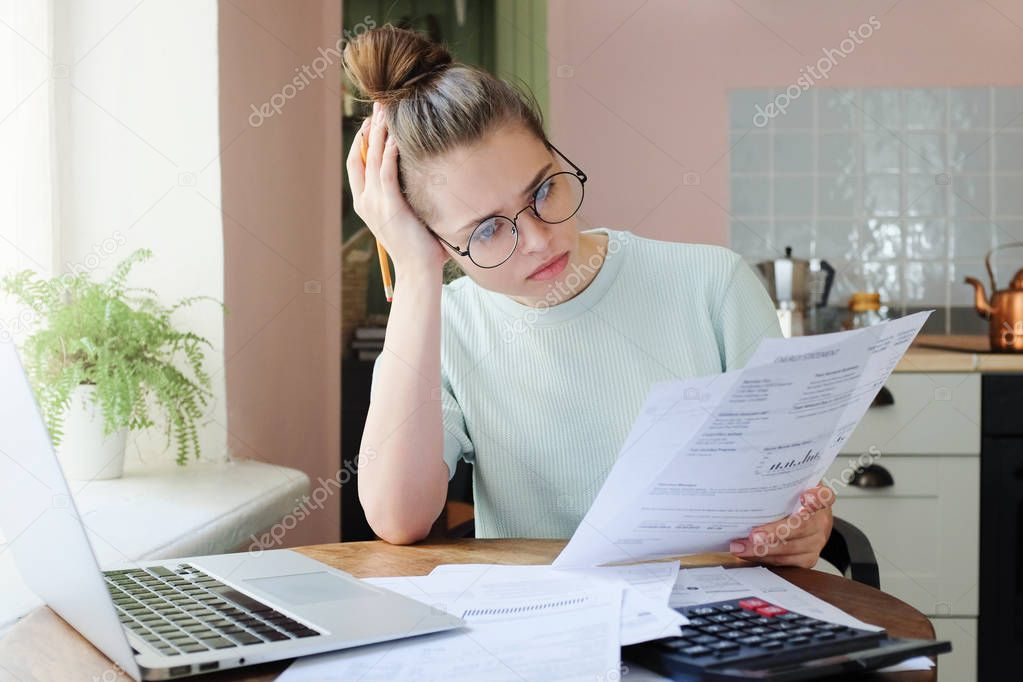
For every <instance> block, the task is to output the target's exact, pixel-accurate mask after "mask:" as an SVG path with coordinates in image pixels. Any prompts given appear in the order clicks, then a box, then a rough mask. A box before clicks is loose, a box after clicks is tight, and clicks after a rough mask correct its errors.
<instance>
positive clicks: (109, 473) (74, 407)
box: [57, 386, 128, 481]
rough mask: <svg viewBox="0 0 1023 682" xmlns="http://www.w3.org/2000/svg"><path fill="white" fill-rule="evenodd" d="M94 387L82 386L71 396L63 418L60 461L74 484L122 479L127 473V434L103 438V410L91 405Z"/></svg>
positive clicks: (59, 447)
mask: <svg viewBox="0 0 1023 682" xmlns="http://www.w3.org/2000/svg"><path fill="white" fill-rule="evenodd" d="M95 391H96V387H95V386H79V387H78V388H76V389H75V390H74V392H72V393H71V405H70V407H69V408H68V413H67V415H66V416H65V418H64V437H63V438H62V439H61V441H60V445H59V446H57V458H58V459H59V460H60V465H61V467H63V469H64V475H65V476H67V477H68V478H70V479H73V480H87V481H92V480H100V479H106V478H120V476H121V474H122V473H124V447H125V442H126V440H127V437H128V430H127V429H121V430H119V431H116V432H114V433H112V434H110V435H109V436H105V437H104V435H103V409H102V408H101V407H100V406H99V405H96V404H95V403H93V402H92V395H93V393H94V392H95Z"/></svg>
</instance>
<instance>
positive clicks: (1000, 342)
mask: <svg viewBox="0 0 1023 682" xmlns="http://www.w3.org/2000/svg"><path fill="white" fill-rule="evenodd" d="M1011 246H1023V242H1012V243H1011V244H1002V245H1000V246H996V247H995V248H993V249H991V250H990V251H988V252H987V256H986V257H985V258H984V265H985V266H986V267H987V274H988V277H990V278H991V292H992V293H991V302H990V303H988V301H987V296H986V294H985V292H984V284H983V283H982V282H981V281H980V280H978V279H977V278H976V277H967V278H966V279H965V280H964V282H965V283H966V284H972V285H973V289H974V292H975V296H976V299H975V304H974V305H975V306H976V308H977V312H978V313H979V314H980V316H981V317H986V318H988V319H989V320H990V323H989V335H990V337H991V350H992V351H996V352H1004V353H1018V352H1023V268H1020V269H1019V270H1017V271H1016V274H1015V275H1013V276H1012V281H1011V282H1010V283H1009V288H1008V289H1001V290H999V289H998V287H997V286H996V285H995V274H994V272H993V271H992V270H991V256H992V255H993V254H994V253H995V251H998V250H1000V249H1004V248H1008V247H1011Z"/></svg>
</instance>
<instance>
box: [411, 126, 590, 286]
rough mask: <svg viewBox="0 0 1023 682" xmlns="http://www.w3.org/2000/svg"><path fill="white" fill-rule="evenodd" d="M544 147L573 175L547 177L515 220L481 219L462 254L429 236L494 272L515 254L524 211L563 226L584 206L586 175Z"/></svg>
mask: <svg viewBox="0 0 1023 682" xmlns="http://www.w3.org/2000/svg"><path fill="white" fill-rule="evenodd" d="M544 144H545V145H546V146H547V148H548V149H553V150H554V151H555V152H557V154H558V156H560V157H561V158H563V159H564V160H565V161H567V162H568V164H569V165H570V166H572V168H573V169H574V172H569V171H559V172H557V173H554V174H552V175H549V176H548V177H547V179H546V180H544V181H543V182H542V183H540V186H539V187H537V188H536V191H534V192H533V196H532V197H531V198H530V200H529V204H528V205H527V206H525V207H523V209H522V210H521V211H519V212H518V213H516V214H515V216H514V217H512V218H509V217H507V216H503V215H496V216H490V217H489V218H484V219H483V220H482V221H480V223H479V224H478V225H476V227H474V228H473V230H472V233H471V234H470V235H469V243H468V244H467V245H466V247H465V249H464V250H463V249H460V248H459V247H457V246H455V245H454V244H452V243H450V242H449V241H447V240H446V239H444V238H443V237H441V236H440V235H439V234H437V233H436V232H433V230H430V232H433V235H434V236H435V237H437V239H439V240H441V241H442V242H444V244H445V245H446V246H447V247H448V248H449V249H451V250H452V251H454V252H455V253H457V254H458V255H459V256H468V257H469V260H471V261H472V262H473V263H475V264H476V266H477V267H481V268H496V267H497V266H499V265H501V264H502V263H504V262H505V261H507V260H508V259H509V258H511V256H512V254H513V253H515V248H516V247H517V246H518V245H519V228H518V224H517V223H516V221H517V220H518V218H519V216H520V215H522V212H523V211H527V210H532V211H533V215H535V216H536V217H537V218H539V219H540V220H542V221H543V222H545V223H549V224H551V225H556V224H558V223H563V222H565V221H566V220H568V219H569V218H571V217H572V216H574V215H575V214H576V212H577V211H578V210H579V207H580V206H582V203H583V194H584V190H583V184H584V183H585V182H586V173H584V172H583V171H582V169H580V168H579V166H577V165H575V164H574V163H572V161H571V160H569V158H568V157H567V156H565V155H564V154H562V153H561V152H560V151H559V150H558V148H557V147H555V146H554V145H553V144H551V143H550V142H547V141H545V142H544ZM427 229H429V228H427Z"/></svg>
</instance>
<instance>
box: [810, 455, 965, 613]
mask: <svg viewBox="0 0 1023 682" xmlns="http://www.w3.org/2000/svg"><path fill="white" fill-rule="evenodd" d="M875 461H876V463H877V464H878V465H880V466H883V467H884V468H885V469H887V470H888V472H889V473H890V474H891V476H892V478H893V479H894V485H892V486H890V487H886V488H857V487H853V486H850V485H843V484H842V481H843V480H848V476H847V475H846V476H845V479H843V470H847V469H848V467H849V462H848V458H846V459H845V460H843V459H842V458H841V457H840V458H839V459H838V460H836V461H835V463H834V464H833V465H832V467H831V468H830V469H829V470H828V474H827V478H826V481H827V482H828V483H829V484H830V485H831V486H832V487H833V488H835V492H836V494H837V500H836V502H835V507H834V513H835V515H836V516H839V517H841V518H843V519H845V520H846V521H849V522H850V523H852V524H853V525H855V526H856V527H858V528H859V529H860V530H862V531H863V532H864V533H865V534H866V536H867V539H868V540H870V544H871V545H872V546H873V548H874V553H875V555H876V556H877V563H878V568H879V570H880V577H881V589H882V590H884V591H885V592H888V593H889V594H892V595H894V596H895V597H898V598H899V599H901V600H903V601H905V602H907V603H909V604H911V605H912V606H913V607H914V608H916V609H918V610H920V611H921V612H923V613H925V614H927V615H934V616H973V615H976V614H977V566H978V557H979V528H980V458H978V457H954V456H953V457H922V456H917V457H906V456H903V457H888V456H882V457H880V458H878V459H876V460H875Z"/></svg>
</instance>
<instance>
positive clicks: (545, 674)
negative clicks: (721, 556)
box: [278, 562, 932, 682]
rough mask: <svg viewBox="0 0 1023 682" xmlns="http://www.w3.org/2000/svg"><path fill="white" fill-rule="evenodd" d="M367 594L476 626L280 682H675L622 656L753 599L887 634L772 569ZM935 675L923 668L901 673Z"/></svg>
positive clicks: (545, 574)
mask: <svg viewBox="0 0 1023 682" xmlns="http://www.w3.org/2000/svg"><path fill="white" fill-rule="evenodd" d="M367 582H369V583H372V584H374V585H379V586H381V587H386V588H388V589H391V590H394V591H395V592H400V593H401V594H404V595H406V596H409V597H411V598H413V599H417V600H419V601H422V602H423V603H426V604H429V605H431V606H434V607H437V608H441V609H444V610H446V611H447V612H448V613H451V614H453V615H456V616H459V617H461V618H463V619H464V620H465V622H466V626H465V627H463V628H461V629H458V630H452V631H449V632H441V633H436V634H431V635H421V636H418V637H413V638H409V639H403V640H398V641H394V642H383V643H381V644H373V645H370V646H364V647H359V648H356V649H348V650H345V651H340V652H337V653H330V654H321V655H319V656H312V657H309V658H304V659H300V660H298V661H296V662H295V663H294V664H292V666H291V667H290V668H288V670H286V671H285V673H284V674H283V675H282V676H281V677H280V678H278V679H279V680H280V681H281V682H326V681H327V680H339V679H344V680H347V679H352V680H361V681H365V682H376V681H378V680H379V681H383V680H387V681H388V682H389V681H390V680H400V679H416V680H438V681H440V680H451V681H458V680H484V679H485V680H515V681H517V682H518V681H521V680H545V681H547V680H551V681H554V680H590V681H592V680H618V679H626V680H632V681H633V682H638V681H639V680H661V679H667V678H662V677H660V676H658V675H656V674H654V673H652V672H650V671H648V670H645V669H642V668H640V667H638V666H636V665H635V664H632V663H628V662H626V663H625V664H624V665H623V664H622V662H621V651H620V648H621V646H624V645H625V644H635V643H639V642H643V641H649V640H654V639H660V638H663V637H670V636H673V635H677V634H678V632H679V626H680V625H684V624H686V623H687V622H688V621H687V620H686V619H685V617H684V616H682V615H681V614H679V613H678V612H677V611H675V610H674V609H675V608H678V607H682V606H692V605H695V604H703V603H708V602H713V601H723V600H727V599H735V598H738V597H746V596H755V597H760V598H762V599H764V600H767V601H770V602H772V603H774V604H777V605H779V606H782V607H784V608H786V609H789V610H792V611H796V612H798V613H803V614H805V615H807V616H811V617H814V618H820V619H822V620H826V621H829V622H832V623H839V624H841V625H848V626H850V627H857V628H864V629H868V630H879V629H880V628H878V627H876V626H874V625H870V624H868V623H864V622H862V621H860V620H858V619H856V618H853V617H852V616H850V615H849V614H847V613H845V612H843V611H841V610H840V609H837V608H835V607H834V606H832V605H831V604H828V603H827V602H825V601H823V600H821V599H818V598H817V597H814V596H813V595H811V594H809V593H808V592H805V591H804V590H801V589H799V588H798V587H796V586H795V585H793V584H791V583H789V582H788V581H786V580H784V579H782V578H780V577H778V576H777V575H775V574H774V573H772V572H770V571H768V570H767V569H765V568H761V567H755V568H733V569H727V570H726V569H724V568H722V567H720V566H714V567H708V568H691V569H683V570H681V571H680V570H679V567H678V562H659V563H651V564H635V565H631V566H616V567H606V568H605V567H602V568H597V569H587V570H559V569H554V568H552V567H551V566H502V565H491V564H451V565H444V566H438V567H437V568H436V569H434V571H433V573H431V574H430V575H426V576H415V577H404V578H369V579H367ZM353 617H358V614H353ZM931 665H932V664H931V661H930V659H927V658H922V659H914V660H913V661H907V662H905V663H903V664H901V665H900V666H896V668H897V669H899V670H920V669H927V668H929V667H931Z"/></svg>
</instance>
